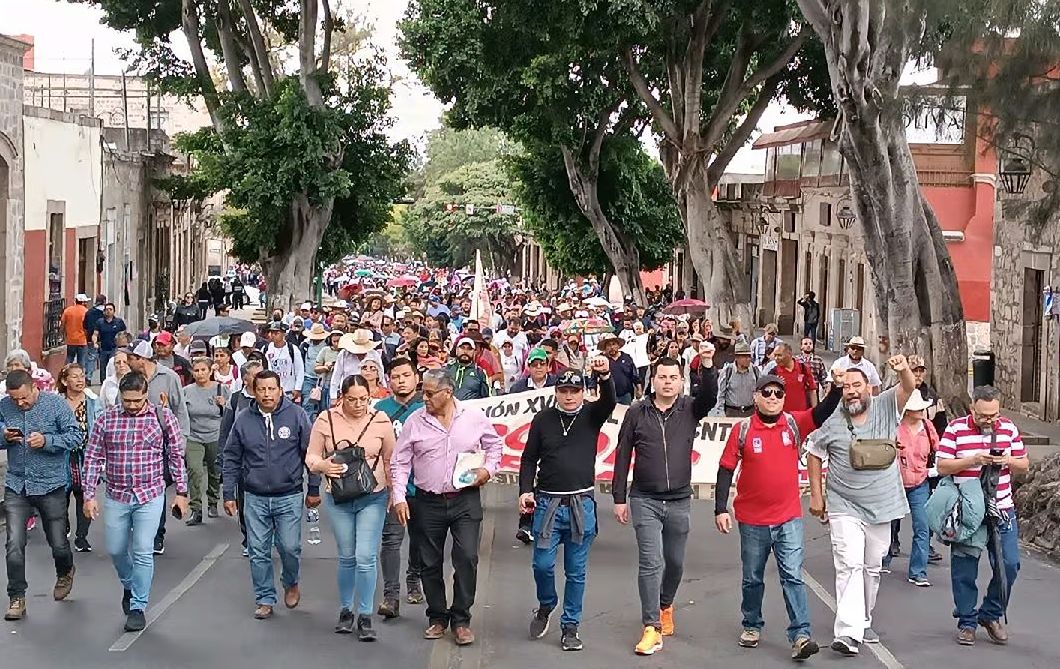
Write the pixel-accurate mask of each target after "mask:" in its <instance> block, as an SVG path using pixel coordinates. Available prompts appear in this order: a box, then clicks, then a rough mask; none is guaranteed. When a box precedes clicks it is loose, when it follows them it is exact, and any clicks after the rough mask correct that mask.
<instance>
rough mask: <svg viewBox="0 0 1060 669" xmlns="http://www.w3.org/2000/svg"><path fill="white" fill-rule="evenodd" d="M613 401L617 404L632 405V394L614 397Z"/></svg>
mask: <svg viewBox="0 0 1060 669" xmlns="http://www.w3.org/2000/svg"><path fill="white" fill-rule="evenodd" d="M615 401H616V402H617V403H619V404H622V405H625V406H629V405H631V404H633V393H623V394H621V395H619V396H618V397H616V398H615Z"/></svg>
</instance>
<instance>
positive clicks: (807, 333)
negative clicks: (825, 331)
mask: <svg viewBox="0 0 1060 669" xmlns="http://www.w3.org/2000/svg"><path fill="white" fill-rule="evenodd" d="M802 336H803V338H804V339H805V338H806V337H809V338H810V339H813V340H814V341H817V323H803V324H802Z"/></svg>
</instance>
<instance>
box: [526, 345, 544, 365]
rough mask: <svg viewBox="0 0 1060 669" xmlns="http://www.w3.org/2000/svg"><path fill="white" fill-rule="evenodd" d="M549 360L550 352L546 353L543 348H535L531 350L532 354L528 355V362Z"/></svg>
mask: <svg viewBox="0 0 1060 669" xmlns="http://www.w3.org/2000/svg"><path fill="white" fill-rule="evenodd" d="M538 360H539V361H541V362H548V353H545V349H543V348H535V349H534V350H532V351H530V355H528V356H526V362H527V363H531V362H534V361H538Z"/></svg>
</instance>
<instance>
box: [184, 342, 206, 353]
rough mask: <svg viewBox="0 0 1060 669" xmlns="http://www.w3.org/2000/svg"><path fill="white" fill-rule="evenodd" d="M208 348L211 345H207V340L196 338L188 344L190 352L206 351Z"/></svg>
mask: <svg viewBox="0 0 1060 669" xmlns="http://www.w3.org/2000/svg"><path fill="white" fill-rule="evenodd" d="M208 350H209V347H208V346H207V345H206V342H204V341H202V340H201V339H196V340H195V341H193V342H191V345H190V346H188V352H189V353H206V352H207V351H208Z"/></svg>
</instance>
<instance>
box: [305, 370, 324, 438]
mask: <svg viewBox="0 0 1060 669" xmlns="http://www.w3.org/2000/svg"><path fill="white" fill-rule="evenodd" d="M306 364H309V363H308V362H307V363H306ZM319 382H320V380H319V379H309V378H307V379H305V380H304V381H302V408H303V409H305V413H306V416H308V417H309V424H310V425H312V424H313V421H315V420H316V418H317V416H318V415H319V414H320V412H321V411H323V410H324V409H326V408H327V407H328V406H329V405H330V404H331V402H330V401H329V398H328V395H329V394H330V393H331V388H328V387H327V386H321V387H320V400H319V401H313V400H311V399H309V393H310V392H311V391H312V390H313V388H315V387H316V385H317V383H319Z"/></svg>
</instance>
